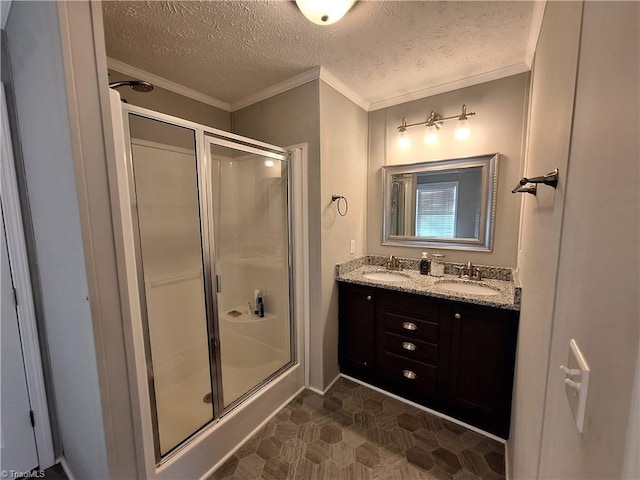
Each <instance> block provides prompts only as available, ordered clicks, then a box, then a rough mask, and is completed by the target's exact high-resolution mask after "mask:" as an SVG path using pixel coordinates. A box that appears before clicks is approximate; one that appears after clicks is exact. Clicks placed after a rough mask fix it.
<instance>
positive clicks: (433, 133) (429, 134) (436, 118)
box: [398, 104, 476, 148]
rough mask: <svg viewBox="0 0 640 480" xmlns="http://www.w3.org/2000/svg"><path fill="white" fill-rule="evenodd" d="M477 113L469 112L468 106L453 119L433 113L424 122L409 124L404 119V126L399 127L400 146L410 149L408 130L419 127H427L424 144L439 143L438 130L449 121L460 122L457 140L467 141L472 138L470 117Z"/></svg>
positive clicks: (463, 106) (457, 129) (457, 127)
mask: <svg viewBox="0 0 640 480" xmlns="http://www.w3.org/2000/svg"><path fill="white" fill-rule="evenodd" d="M475 114H476V113H475V112H467V106H466V105H465V104H463V105H462V113H460V115H452V116H451V117H443V116H442V115H440V114H439V113H437V112H434V111H431V113H430V114H429V116H428V117H427V119H426V120H425V121H424V122H418V123H410V124H407V117H402V125H400V126H399V127H398V146H400V147H403V148H405V147H408V146H409V144H410V142H409V138H408V137H407V129H408V128H411V127H417V126H420V125H425V126H426V127H427V131H426V132H425V134H424V143H426V144H434V143H437V142H438V130H439V129H440V128H441V127H442V124H443V123H444V122H446V121H447V120H453V119H454V118H455V119H457V120H458V125H457V126H456V131H455V138H456V139H457V140H465V139H467V138H469V137H470V136H471V129H470V127H469V117H470V116H472V115H475Z"/></svg>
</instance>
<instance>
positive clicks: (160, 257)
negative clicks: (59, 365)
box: [111, 92, 302, 478]
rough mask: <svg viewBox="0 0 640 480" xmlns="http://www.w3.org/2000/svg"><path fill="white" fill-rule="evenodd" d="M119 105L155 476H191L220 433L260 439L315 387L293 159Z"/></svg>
mask: <svg viewBox="0 0 640 480" xmlns="http://www.w3.org/2000/svg"><path fill="white" fill-rule="evenodd" d="M111 96H112V100H111V105H112V110H113V115H114V117H117V119H116V120H117V121H114V131H115V132H116V136H118V131H120V132H121V134H122V135H121V140H122V142H120V143H122V145H121V147H122V149H121V150H120V149H119V148H118V138H116V157H117V158H118V162H117V163H118V165H116V170H117V178H118V192H119V194H118V195H119V196H118V201H119V204H120V212H121V214H122V223H123V239H124V250H125V257H126V264H127V265H126V266H127V282H128V285H127V287H128V297H129V304H130V307H131V339H130V348H131V349H132V350H133V352H134V357H135V361H134V362H133V363H134V365H133V367H134V368H133V369H134V371H135V376H136V379H137V390H138V396H137V399H138V401H139V409H140V418H141V425H142V427H141V430H142V433H141V436H140V437H141V439H142V442H143V443H144V448H143V451H144V457H145V459H146V463H147V468H148V469H149V464H151V463H152V464H153V469H154V472H155V474H153V475H151V474H150V473H149V472H147V475H148V476H156V475H157V477H158V478H162V477H163V474H162V472H163V470H168V472H169V473H166V475H167V476H175V475H176V472H180V475H187V473H186V472H185V471H184V470H180V468H179V467H176V466H175V464H176V463H179V459H180V457H181V456H182V455H187V456H188V455H189V452H191V455H192V456H194V458H195V457H197V456H198V455H200V456H201V453H198V449H200V450H202V451H206V449H207V448H210V447H211V445H213V444H214V443H216V444H220V443H224V441H222V442H221V441H220V440H219V439H218V441H215V442H214V440H213V438H214V436H215V434H216V432H215V430H216V428H221V429H224V428H227V430H229V429H230V428H232V427H231V425H232V424H233V420H232V418H236V422H239V425H240V427H238V428H239V429H240V430H238V428H236V427H233V428H234V429H235V430H238V431H239V432H242V431H244V433H245V434H246V433H248V432H249V430H251V427H256V428H257V426H258V424H257V423H256V422H259V421H260V420H264V419H266V416H268V414H269V408H277V407H278V406H279V404H278V402H279V401H281V400H286V399H287V398H288V396H291V395H292V394H294V393H295V392H296V390H297V389H299V388H302V380H301V379H302V374H301V373H300V372H299V371H298V372H296V373H295V375H293V376H292V373H291V372H293V371H294V370H296V367H299V362H298V361H297V358H296V350H297V348H296V345H297V343H296V327H295V322H294V313H295V308H294V307H295V305H294V276H293V273H294V271H293V257H294V251H293V242H292V238H293V234H292V221H293V213H292V184H291V175H292V162H291V155H292V153H291V152H289V151H287V150H285V149H282V148H279V147H276V146H273V145H268V144H265V143H262V142H258V141H254V140H251V139H248V138H244V137H240V136H237V135H233V134H230V133H227V132H222V131H219V130H215V129H212V128H210V127H206V126H202V125H198V124H194V123H191V122H188V121H185V120H181V119H178V118H175V117H171V116H168V115H164V114H160V113H157V112H153V111H150V110H146V109H143V108H140V107H136V106H132V105H128V104H124V103H121V102H119V100H118V98H119V97H118V95H117V93H115V92H112V93H111ZM116 102H117V103H116ZM116 108H118V109H120V112H121V116H120V112H116V111H115V110H116ZM118 124H119V125H118ZM119 150H120V151H119ZM287 376H289V377H291V379H294V380H291V379H286V378H287ZM283 379H285V380H283ZM279 381H280V383H283V384H284V385H285V387H284V390H283V392H281V393H280V394H279V395H280V396H278V395H277V394H274V393H273V392H271V393H268V390H269V389H270V387H271V385H272V384H276V383H278V382H279ZM274 388H275V387H274ZM265 392H267V393H265ZM274 395H275V396H274ZM262 397H265V398H268V400H262ZM275 398H278V399H279V400H274V399H275ZM261 401H262V402H263V403H264V402H267V403H269V404H270V405H271V407H269V406H268V405H266V404H265V405H261V404H260V402H261ZM250 408H253V409H254V410H256V411H257V412H258V413H256V412H254V413H251V410H247V411H245V412H243V413H242V414H239V415H234V412H239V411H243V410H244V409H250ZM251 415H254V417H251ZM261 415H262V416H261ZM265 415H266V416H265ZM263 417H264V418H263ZM247 418H255V419H256V420H255V421H254V422H253V424H252V423H250V422H249V423H247ZM227 419H229V420H227ZM238 419H241V420H238ZM226 422H228V423H229V424H230V426H229V427H225V426H224V424H225V423H226ZM242 422H244V424H243V423H242ZM243 428H244V430H243ZM207 442H209V447H207V446H206V445H207ZM150 444H152V445H150ZM203 444H204V445H203ZM231 447H232V446H230V447H229V448H231ZM214 450H215V449H214ZM227 450H228V449H227ZM220 452H221V455H223V454H224V453H225V451H223V450H221V451H220ZM214 457H215V455H213V457H212V458H214ZM189 462H192V460H189ZM166 465H169V467H166ZM205 467H206V466H201V467H200V469H199V470H198V469H194V467H193V465H192V466H191V467H190V468H192V469H193V471H194V472H196V471H198V472H200V473H202V472H203V471H206V468H205ZM211 467H212V465H209V466H208V468H211ZM172 469H173V470H172Z"/></svg>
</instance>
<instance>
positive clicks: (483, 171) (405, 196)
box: [382, 154, 498, 251]
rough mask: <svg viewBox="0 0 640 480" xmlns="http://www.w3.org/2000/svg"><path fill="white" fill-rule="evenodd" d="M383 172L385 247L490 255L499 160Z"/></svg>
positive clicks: (478, 159)
mask: <svg viewBox="0 0 640 480" xmlns="http://www.w3.org/2000/svg"><path fill="white" fill-rule="evenodd" d="M382 172H383V173H382V176H383V186H384V205H383V230H384V231H383V244H396V245H398V244H399V245H415V246H422V247H438V248H458V249H465V250H482V251H490V250H491V248H492V243H493V242H492V240H493V238H492V237H493V217H494V214H495V194H496V184H497V174H498V154H491V155H483V156H477V157H469V158H460V159H450V160H439V161H434V162H425V163H417V164H411V165H396V166H386V167H382Z"/></svg>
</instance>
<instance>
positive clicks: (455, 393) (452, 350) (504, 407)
mask: <svg viewBox="0 0 640 480" xmlns="http://www.w3.org/2000/svg"><path fill="white" fill-rule="evenodd" d="M518 317H519V314H518V312H515V311H512V310H502V309H498V308H491V307H484V306H480V305H471V304H468V303H460V302H448V301H447V302H443V305H442V312H441V321H442V322H443V323H447V324H448V325H450V326H451V327H450V330H451V333H450V337H449V358H448V359H447V360H446V361H445V362H444V364H443V368H442V372H441V373H442V375H441V382H440V384H441V389H440V392H439V393H440V403H441V408H442V411H443V412H444V413H447V414H448V415H451V416H452V417H454V418H458V419H460V420H462V421H464V422H467V423H469V424H471V425H474V426H476V427H479V428H481V429H483V430H486V431H488V432H491V433H494V434H496V435H498V436H500V437H502V438H508V436H509V423H510V420H511V393H512V389H513V369H514V364H515V354H516V341H517V335H518Z"/></svg>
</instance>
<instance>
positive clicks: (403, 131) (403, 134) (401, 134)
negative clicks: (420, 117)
mask: <svg viewBox="0 0 640 480" xmlns="http://www.w3.org/2000/svg"><path fill="white" fill-rule="evenodd" d="M409 143H410V142H409V137H407V117H402V125H400V126H399V127H398V146H399V147H401V148H406V147H408V146H409Z"/></svg>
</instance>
